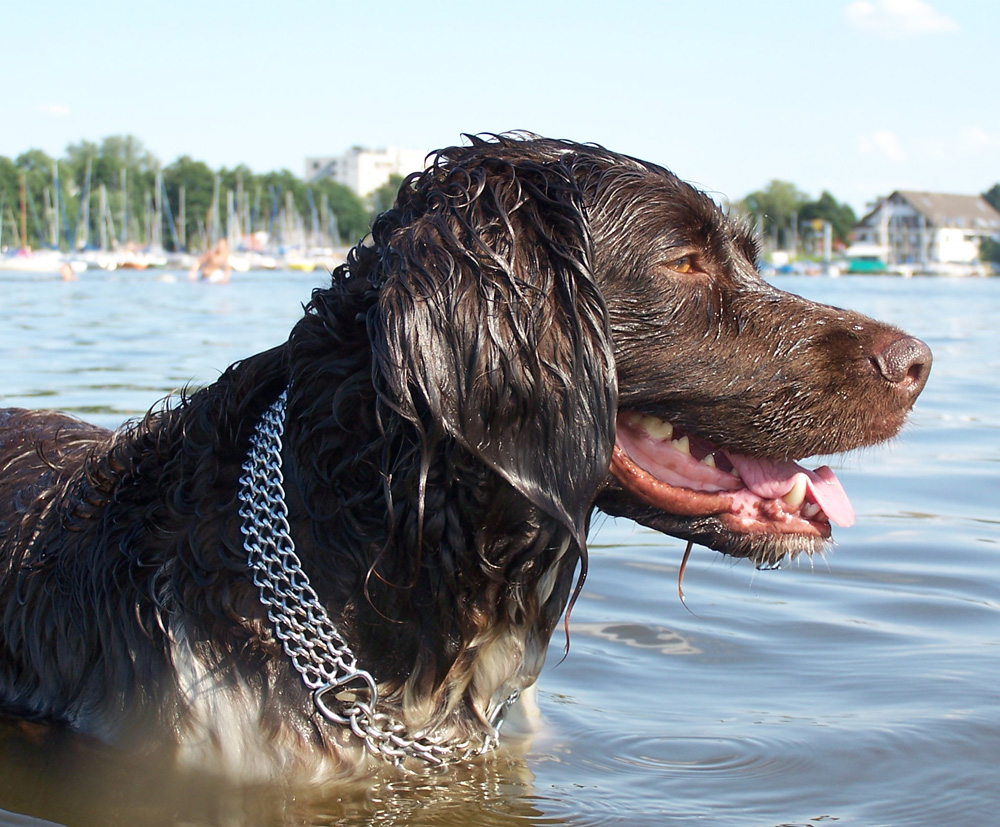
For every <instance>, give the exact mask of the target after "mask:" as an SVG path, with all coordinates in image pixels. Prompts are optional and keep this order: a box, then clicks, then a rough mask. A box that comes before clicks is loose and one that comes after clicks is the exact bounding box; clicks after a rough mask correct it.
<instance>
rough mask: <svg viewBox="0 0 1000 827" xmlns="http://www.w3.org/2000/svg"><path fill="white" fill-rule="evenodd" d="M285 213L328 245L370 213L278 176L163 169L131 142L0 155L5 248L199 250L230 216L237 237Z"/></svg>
mask: <svg viewBox="0 0 1000 827" xmlns="http://www.w3.org/2000/svg"><path fill="white" fill-rule="evenodd" d="M22 192H23V194H24V201H25V205H24V206H25V209H24V218H23V220H22V217H21V203H22ZM382 197H383V198H384V197H385V196H384V194H382ZM289 207H291V209H292V211H293V212H294V213H295V214H296V215H298V216H300V217H305V220H306V222H307V223H309V222H311V223H313V224H315V223H317V222H318V221H319V220H320V216H321V215H323V214H324V213H326V215H324V216H323V217H324V219H325V220H324V221H323V228H322V229H323V230H328V229H329V230H332V233H330V235H332V236H334V237H332V238H331V240H332V242H333V243H334V244H343V243H353V242H354V241H355V240H357V239H358V238H360V237H361V236H363V235H364V234H365V233H366V232H367V230H368V225H369V221H370V219H371V211H372V207H371V206H370V205H369V204H366V202H365V201H364V200H363V199H362V198H360V197H359V196H358V195H357V194H356V193H354V192H353V191H352V190H351V189H349V188H348V187H345V186H343V185H342V184H338V183H337V182H335V181H331V180H323V181H317V182H314V183H309V184H307V183H306V182H305V181H303V180H302V179H301V178H299V177H298V176H296V175H294V174H293V173H291V172H289V171H288V170H287V169H283V170H279V171H275V172H265V173H263V174H257V173H254V172H253V171H252V170H251V169H250V168H249V167H247V166H245V165H239V166H236V167H233V168H231V169H230V168H225V167H223V168H222V169H219V170H212V169H211V168H210V167H209V166H208V165H207V164H205V163H204V162H202V161H197V160H194V159H193V158H191V157H190V156H188V155H184V156H182V157H180V158H178V159H177V160H175V161H174V162H173V163H171V164H168V165H166V166H163V165H161V163H160V162H159V161H158V160H157V159H156V157H154V156H153V155H152V153H150V152H149V151H148V150H146V149H145V147H143V145H142V142H141V141H139V140H138V139H137V138H135V137H133V136H131V135H126V136H112V137H108V138H104V139H103V140H102V141H101V142H100V143H93V142H91V141H80V142H79V143H74V144H70V145H69V146H68V147H67V148H66V153H65V155H64V157H62V158H52V157H50V156H49V155H48V154H46V153H45V152H43V151H42V150H40V149H32V150H29V151H27V152H24V153H22V154H21V155H19V156H17V157H16V158H13V159H11V158H7V157H3V156H0V240H2V244H3V246H5V247H14V246H24V245H25V243H26V244H27V245H28V246H31V247H33V248H41V247H59V248H60V249H62V250H70V249H75V248H79V247H81V246H83V245H84V243H86V244H88V245H90V246H98V244H99V241H100V240H101V239H107V240H108V241H109V242H110V241H111V240H112V239H113V240H114V241H115V242H122V241H126V240H127V241H131V242H134V243H136V244H138V245H140V246H145V245H148V244H150V243H152V242H153V241H154V240H160V241H161V242H162V244H163V246H164V248H166V249H167V250H173V249H179V248H183V249H191V250H198V249H204V248H205V247H206V246H208V245H209V244H210V243H211V242H212V241H213V240H214V239H215V238H217V237H218V235H219V234H225V233H226V225H227V220H228V219H229V218H230V217H231V216H232V214H233V213H234V212H235V213H236V215H237V216H238V217H240V218H242V219H243V220H242V223H241V225H240V226H241V232H243V233H248V232H254V231H257V230H261V229H264V230H268V229H270V228H273V224H274V221H275V218H276V216H277V215H279V213H281V212H282V211H283V210H287V209H288V208H289ZM157 222H159V226H154V225H155V224H156V223H157ZM22 232H23V233H24V235H25V236H26V238H21V234H22Z"/></svg>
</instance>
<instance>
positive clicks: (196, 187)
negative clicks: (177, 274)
mask: <svg viewBox="0 0 1000 827" xmlns="http://www.w3.org/2000/svg"><path fill="white" fill-rule="evenodd" d="M163 186H164V189H166V191H167V199H168V200H169V202H170V209H171V212H172V213H173V216H174V221H175V222H178V227H177V235H178V237H179V238H180V239H183V242H182V245H183V246H185V247H186V248H187V249H202V248H204V247H206V246H207V244H208V236H209V231H210V229H209V228H210V224H211V221H212V212H211V211H212V210H213V209H214V207H213V204H212V196H213V195H214V193H215V173H214V172H212V170H211V169H210V168H209V167H208V165H207V164H205V163H203V162H202V161H195V160H193V159H192V158H191V156H189V155H182V156H181V157H180V158H178V159H177V160H176V161H174V162H173V163H172V164H170V165H169V166H166V167H164V169H163ZM182 190H183V192H184V226H183V228H181V227H180V226H179V222H180V220H181V211H180V205H181V191H182ZM181 229H183V232H181Z"/></svg>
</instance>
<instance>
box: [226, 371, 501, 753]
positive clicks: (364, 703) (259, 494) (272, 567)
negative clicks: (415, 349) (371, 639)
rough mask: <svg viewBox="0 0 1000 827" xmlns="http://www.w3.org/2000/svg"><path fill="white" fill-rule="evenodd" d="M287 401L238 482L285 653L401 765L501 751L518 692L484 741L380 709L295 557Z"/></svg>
mask: <svg viewBox="0 0 1000 827" xmlns="http://www.w3.org/2000/svg"><path fill="white" fill-rule="evenodd" d="M286 402H287V391H284V392H282V394H281V396H279V397H278V399H277V401H275V403H274V404H273V405H272V406H271V407H270V408H268V410H267V411H266V412H265V413H264V415H263V417H262V418H261V420H260V422H259V423H258V424H257V427H256V428H255V429H254V433H253V436H252V437H251V439H250V450H249V452H248V454H247V459H246V461H245V462H244V463H243V476H242V477H241V478H240V491H239V499H240V502H241V503H242V505H241V506H240V511H239V514H240V517H241V518H242V520H243V524H242V531H243V534H244V537H245V540H244V543H243V547H244V548H245V549H246V552H247V563H248V565H249V567H250V570H251V572H252V573H253V582H254V585H256V586H257V589H258V592H259V595H260V601H261V603H262V604H263V605H264V607H265V608H266V610H267V617H268V619H269V620H270V621H271V625H272V627H273V629H274V634H275V635H276V636H277V638H278V639H279V640H280V641H281V646H282V648H283V649H284V651H285V654H286V655H287V656H288V658H289V659H290V660H291V662H292V666H293V667H294V668H295V671H297V672H298V673H299V675H301V677H302V682H303V683H304V684H305V685H306V687H307V688H308V689H310V690H311V691H312V697H313V704H314V706H315V707H316V710H317V711H318V712H319V713H320V714H321V715H322V716H323V717H324V718H325V719H327V720H328V721H330V722H331V723H336V724H342V725H346V726H348V727H349V728H350V731H351V732H352V733H354V735H355V736H357V737H358V738H359V739H361V741H362V742H363V743H364V744H365V746H366V747H367V748H368V750H369V751H370V752H371V753H373V754H374V755H378V756H381V757H382V758H385V759H386V760H388V761H390V762H392V763H393V764H396V765H401V764H402V763H403V761H404V760H405V759H406V758H408V757H411V756H412V757H417V758H420V759H422V760H424V761H426V762H428V763H430V764H443V763H445V762H448V761H452V760H460V759H463V758H468V757H471V756H472V755H477V754H483V753H486V752H489V751H490V750H492V749H495V748H496V746H497V744H498V743H499V738H498V735H499V727H500V724H501V723H502V720H503V715H504V713H505V712H506V710H507V709H508V708H509V707H510V705H511V704H513V702H514V701H515V700H516V699H517V693H514V694H512V695H511V696H510V697H509V698H507V699H506V700H505V701H504V702H502V703H501V704H500V705H499V706H498V707H497V708H496V710H495V711H494V713H493V715H492V716H491V719H490V729H491V731H490V732H488V733H487V734H485V735H484V736H483V738H482V740H481V743H479V744H473V743H472V742H471V741H469V740H465V741H462V742H459V743H442V742H441V741H440V740H437V739H435V738H432V737H430V736H428V735H426V734H424V733H417V734H414V735H411V734H409V733H408V732H407V731H406V727H405V725H404V724H402V723H400V722H399V721H396V720H395V719H394V718H393V717H392V716H390V715H388V714H386V713H384V712H378V711H376V706H377V704H378V688H377V686H376V684H375V679H374V678H373V677H372V675H371V673H369V672H366V671H365V670H364V669H359V668H358V664H357V658H356V657H355V656H354V653H353V652H352V651H351V648H350V646H348V644H347V642H346V641H345V640H344V638H343V637H341V635H340V633H339V632H338V631H337V629H336V627H335V626H334V625H333V623H332V622H331V621H330V618H329V616H328V615H327V613H326V609H325V608H324V607H323V605H322V603H320V602H319V598H318V597H317V596H316V592H315V591H314V590H313V588H312V586H311V585H310V584H309V578H308V577H307V576H306V573H305V572H304V571H303V570H302V563H301V561H300V560H299V558H298V555H297V554H296V553H295V544H294V541H293V540H292V537H291V534H290V530H289V525H288V508H287V506H286V505H285V491H284V487H283V486H284V475H283V474H282V470H281V444H282V443H281V437H282V435H283V433H284V419H285V405H286ZM366 695H367V699H366V698H365V697H364V696H366Z"/></svg>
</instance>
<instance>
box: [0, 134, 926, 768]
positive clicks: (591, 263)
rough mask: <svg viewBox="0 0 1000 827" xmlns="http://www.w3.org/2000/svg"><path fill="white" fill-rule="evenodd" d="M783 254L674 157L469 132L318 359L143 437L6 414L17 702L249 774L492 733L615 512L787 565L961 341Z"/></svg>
mask: <svg viewBox="0 0 1000 827" xmlns="http://www.w3.org/2000/svg"><path fill="white" fill-rule="evenodd" d="M756 257H757V249H756V247H755V244H754V242H753V241H752V240H751V239H750V238H749V237H748V235H747V233H746V232H745V230H744V229H743V228H742V227H741V226H740V225H739V223H736V222H733V221H731V220H730V219H729V218H727V217H726V216H725V215H724V214H723V213H722V212H721V211H720V210H719V209H718V207H717V206H716V205H715V204H714V203H713V202H712V201H711V200H710V199H708V198H707V197H706V196H705V195H703V194H702V193H700V192H698V191H696V190H695V189H693V188H692V187H690V186H688V185H687V184H685V183H683V182H681V181H680V180H678V179H677V178H676V177H675V176H674V175H672V174H671V173H669V172H667V171H666V170H664V169H662V168H659V167H656V166H654V165H651V164H647V163H643V162H641V161H637V160H634V159H632V158H629V157H626V156H622V155H618V154H615V153H612V152H609V151H606V150H604V149H601V148H596V147H593V146H585V145H579V144H574V143H568V142H562V141H551V140H543V139H533V138H510V137H504V138H497V139H491V140H480V139H472V141H471V145H470V146H464V147H456V148H451V149H447V150H444V151H442V152H441V153H439V154H438V155H437V158H436V161H435V163H434V165H433V166H432V167H431V168H429V169H428V170H427V171H426V172H424V173H421V174H419V175H415V176H412V177H411V178H410V179H409V180H407V182H406V183H405V184H404V186H403V187H402V188H401V190H400V193H399V197H398V200H397V203H396V205H395V206H394V207H393V209H392V210H390V211H389V212H387V213H385V214H384V215H382V216H381V217H380V218H379V219H378V220H377V221H376V223H375V226H374V229H373V233H372V240H371V243H370V244H367V245H359V246H358V247H356V248H355V249H354V250H353V251H352V253H351V255H350V257H349V259H348V263H347V264H346V265H345V266H344V267H342V268H340V269H339V270H337V272H335V273H334V275H333V283H332V285H331V286H330V287H328V288H326V289H322V290H317V291H315V293H314V294H313V297H312V301H311V302H310V304H309V305H308V308H307V312H306V314H305V316H304V318H303V319H302V320H301V321H300V322H299V323H298V324H297V325H296V326H295V327H294V329H293V330H292V331H291V335H290V337H289V339H288V341H287V343H286V344H284V345H282V346H280V347H278V348H275V349H273V350H270V351H267V352H265V353H261V354H258V355H256V356H252V357H250V358H248V359H246V360H245V361H243V362H240V363H238V364H236V365H234V366H232V367H231V368H230V369H229V370H228V371H227V372H226V373H225V374H224V375H223V376H222V377H221V378H220V379H219V381H217V382H215V383H214V384H212V385H210V386H209V387H207V388H204V389H203V390H200V391H198V392H196V393H194V394H192V395H191V396H190V397H188V398H185V399H182V400H180V401H179V402H178V403H177V404H174V405H172V406H168V407H165V408H164V409H162V410H156V411H153V412H151V413H150V414H148V415H147V416H146V417H145V418H144V419H142V420H141V421H138V422H134V423H131V424H129V425H126V426H125V427H124V428H123V429H121V430H119V431H117V432H115V433H109V432H107V431H104V430H102V429H99V428H95V427H92V426H90V425H86V424H83V423H80V422H78V421H76V420H73V419H70V418H67V417H63V416H61V415H58V414H54V413H31V412H26V411H21V410H8V411H5V412H3V413H2V414H0V520H2V523H0V621H2V624H0V707H2V709H4V710H6V711H7V712H9V713H12V714H15V715H19V716H26V717H31V718H36V719H46V720H53V721H63V722H66V723H68V724H69V725H71V726H73V727H76V728H78V729H80V730H82V731H85V732H89V733H92V734H95V735H97V736H99V737H102V738H105V739H108V740H112V741H116V742H119V743H128V744H137V743H142V744H147V743H160V744H166V745H168V747H169V748H171V749H177V751H178V753H179V757H180V758H181V759H183V760H186V761H189V762H196V763H199V764H203V765H206V766H210V767H214V768H216V769H219V770H223V771H226V772H230V773H232V774H234V775H237V776H240V777H252V776H257V777H259V776H267V775H273V774H280V773H294V774H298V775H299V776H300V777H313V778H323V777H333V776H336V775H338V774H344V773H346V772H350V771H355V770H358V769H359V768H361V767H363V765H364V761H363V760H362V758H363V756H364V755H366V754H367V753H368V752H372V753H376V754H381V755H388V756H389V757H395V758H397V759H400V760H405V759H407V758H408V757H409V756H421V757H426V758H428V759H429V760H435V759H436V758H438V757H440V758H444V759H449V758H454V757H456V756H462V755H465V754H467V753H468V752H469V751H479V750H484V749H487V748H489V747H490V746H492V745H493V743H494V734H495V733H494V727H495V725H496V724H497V722H498V721H499V719H500V717H501V716H502V714H503V711H504V709H506V707H507V705H508V702H509V701H510V699H511V698H513V697H515V696H516V693H517V692H518V691H519V690H521V689H523V688H525V687H527V686H529V685H531V684H532V683H533V682H534V681H535V679H536V677H537V675H538V673H539V670H540V668H541V665H542V662H543V659H544V657H545V651H546V646H547V644H548V640H549V637H550V636H551V633H552V631H553V628H554V626H555V625H556V623H557V621H558V618H559V617H560V616H561V615H562V614H563V612H564V611H565V609H566V606H567V602H568V601H569V600H570V598H571V593H572V591H573V587H574V582H576V583H578V584H581V583H582V576H578V575H576V574H575V573H576V572H577V571H578V570H579V571H582V572H584V573H585V571H586V560H587V558H586V534H587V529H588V524H589V520H590V515H591V513H592V511H593V509H594V507H595V506H596V507H598V508H601V509H603V510H605V511H607V512H609V513H612V514H616V515H625V516H628V517H632V518H634V519H636V520H638V521H639V522H641V523H644V524H646V525H649V526H652V527H654V528H657V529H659V530H661V531H665V532H667V533H669V534H673V535H675V536H678V537H682V538H687V539H691V540H694V541H695V542H698V543H702V544H704V545H707V546H710V547H712V548H714V549H718V550H719V551H721V552H723V553H726V554H732V555H738V556H746V557H750V558H752V559H753V560H755V561H757V562H759V563H765V562H769V561H774V560H776V559H779V558H781V557H782V556H784V555H786V554H794V553H797V552H800V551H803V550H804V551H814V550H817V549H819V548H821V547H822V546H823V544H824V542H825V540H826V539H827V538H828V537H829V536H830V522H831V520H832V521H834V522H839V523H849V522H850V520H851V519H852V513H851V508H850V504H849V503H848V501H847V498H846V497H845V496H844V494H843V491H842V490H841V489H840V486H839V483H837V481H836V478H835V477H834V476H833V475H832V473H831V472H829V470H828V469H820V470H818V471H808V470H806V469H804V468H802V467H801V466H799V465H798V464H796V462H795V460H796V459H801V458H803V457H806V456H809V455H812V454H816V453H823V454H828V453H832V452H839V451H845V450H849V449H852V448H857V447H859V446H863V445H870V444H873V443H877V442H880V441H882V440H885V439H887V438H889V437H891V436H893V435H894V434H895V433H896V432H897V431H898V429H899V428H900V426H901V425H902V423H903V419H904V417H905V415H906V413H907V411H908V410H909V409H910V407H911V406H912V404H913V402H914V399H915V398H916V396H917V394H918V393H919V392H920V390H921V388H922V387H923V385H924V382H925V380H926V377H927V372H928V370H929V367H930V362H931V356H930V353H929V351H928V349H927V347H926V346H925V345H923V344H922V343H921V342H919V341H918V340H916V339H913V338H911V337H909V336H906V335H905V334H904V333H902V332H900V331H899V330H897V329H895V328H893V327H890V326H887V325H885V324H881V323H879V322H875V321H872V320H871V319H868V318H865V317H863V316H860V315H858V314H855V313H851V312H848V311H844V310H838V309H835V308H832V307H825V306H821V305H817V304H814V303H812V302H808V301H805V300H803V299H801V298H798V297H796V296H793V295H789V294H787V293H784V292H781V291H779V290H776V289H774V288H773V287H771V286H769V285H768V284H767V283H765V282H764V281H763V280H762V279H761V278H760V276H759V275H758V273H757V270H756V267H755V259H756ZM283 393H284V394H286V395H282V394H283ZM279 398H280V399H281V400H285V399H287V403H286V408H287V409H283V408H281V407H280V406H279V407H275V408H272V404H273V403H275V401H276V400H277V399H279ZM268 411H270V413H268ZM262 417H264V418H265V419H266V420H267V422H268V423H269V424H268V425H266V427H264V429H263V431H264V432H273V433H271V435H270V436H268V435H267V433H263V435H262V436H261V437H260V441H259V443H257V444H258V447H257V448H255V449H253V452H252V453H253V455H254V456H255V457H256V455H257V453H260V454H261V456H260V457H257V458H255V459H251V460H249V461H248V459H247V456H248V451H250V448H249V446H250V443H251V436H252V434H253V433H254V429H255V428H256V427H257V425H258V423H259V422H260V421H261V419H262ZM282 428H283V433H282V436H281V439H282V443H281V444H283V447H282V448H280V454H279V453H278V451H279V447H278V446H279V443H278V442H277V439H276V437H275V435H274V434H276V433H277V431H279V430H281V429H282ZM279 456H280V460H281V463H282V467H283V475H284V477H283V478H284V490H283V492H282V491H280V490H279V489H277V488H274V486H273V485H271V483H270V482H267V480H270V479H271V478H277V476H278V475H277V471H276V469H277V463H278V458H279ZM244 465H247V468H248V469H250V470H244V468H243V466H244ZM253 469H257V470H259V471H260V473H261V480H264V482H260V484H259V486H258V484H257V483H253V482H246V481H244V482H241V477H243V476H247V477H248V478H249V477H250V476H252V474H251V470H253ZM255 486H257V487H255ZM248 490H249V491H250V493H249V494H248V493H246V492H247V491H248ZM241 491H243V494H242V495H241V493H240V492H241ZM241 497H242V499H241ZM279 500H280V501H281V503H282V505H281V507H279V506H278V504H277V503H278V501H279ZM252 502H258V503H259V504H260V510H259V511H253V512H252V513H250V512H251V511H252V509H251V508H250V504H251V503H252ZM241 504H242V508H241ZM281 508H286V509H287V514H288V516H287V524H288V539H287V543H288V544H294V549H295V553H296V554H297V558H296V559H297V560H300V561H301V569H302V571H304V572H305V574H301V573H296V572H294V571H292V569H294V566H293V565H292V564H291V563H290V562H289V561H290V560H291V558H289V557H288V556H287V555H285V556H282V553H280V552H279V551H278V550H276V549H279V548H280V547H281V545H282V543H285V542H286V540H285V539H282V538H283V534H282V532H281V530H280V529H281V527H282V526H283V525H284V522H283V517H282V515H281ZM248 509H249V510H248ZM241 511H242V512H243V513H242V514H241ZM248 515H249V516H248ZM255 521H256V522H255ZM245 536H246V537H247V538H248V539H246V540H245V539H244V538H245ZM276 538H277V539H276ZM248 560H249V565H254V566H255V568H254V570H253V573H251V568H250V567H249V565H248ZM261 560H264V563H263V564H261ZM258 564H261V565H258ZM268 567H270V568H268ZM290 572H291V573H290ZM306 578H308V579H309V580H310V581H311V586H306V585H305V580H306ZM262 599H264V600H265V601H266V602H267V607H268V608H269V609H270V612H271V616H270V617H269V616H268V614H267V612H266V611H265V605H264V603H262ZM310 601H312V602H310ZM304 606H308V607H309V608H308V610H306V609H304V608H303V607H304ZM303 618H305V619H303ZM332 628H335V630H336V632H333V633H331V631H330V629H332ZM338 634H339V635H340V636H342V643H343V644H344V647H343V649H341V648H339V647H340V643H339V642H338V640H340V638H338V637H337V635H338ZM290 638H291V640H292V642H291V643H289V639H290ZM296 647H298V648H296ZM331 649H332V650H335V651H337V652H339V653H340V657H341V661H340V663H339V665H337V664H334V665H332V666H331V665H330V659H329V658H328V655H329V653H330V651H331ZM348 650H349V651H348ZM317 653H318V654H317ZM324 653H325V654H324ZM352 653H353V654H352ZM354 657H356V658H357V663H356V664H355V663H354V662H353V660H352V658H354ZM317 664H319V665H318V666H317ZM324 669H328V671H327V672H324V671H323V670H324ZM310 670H313V671H312V672H310ZM317 674H318V675H319V677H317ZM310 676H311V678H312V680H311V682H310ZM340 682H343V683H344V684H345V685H346V686H348V687H349V688H350V690H351V691H350V692H346V693H341V694H340V695H339V696H338V695H337V694H336V693H337V686H335V685H336V684H339V683H340ZM311 688H315V689H317V690H318V691H317V693H316V694H315V695H314V697H313V698H312V699H311V698H310V689H311ZM376 690H377V696H376ZM365 745H367V747H368V750H367V751H366V750H365V748H364V747H365Z"/></svg>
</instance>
